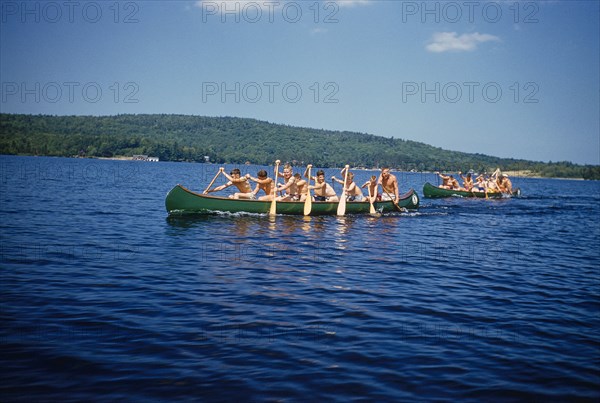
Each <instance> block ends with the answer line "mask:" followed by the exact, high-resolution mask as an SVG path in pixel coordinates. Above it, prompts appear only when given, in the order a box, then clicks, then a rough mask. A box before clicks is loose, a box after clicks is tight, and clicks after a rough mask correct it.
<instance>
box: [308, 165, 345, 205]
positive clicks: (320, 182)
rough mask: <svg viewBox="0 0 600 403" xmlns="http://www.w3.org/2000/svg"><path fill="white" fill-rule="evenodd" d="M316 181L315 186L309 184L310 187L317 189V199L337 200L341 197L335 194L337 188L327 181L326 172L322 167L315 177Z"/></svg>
mask: <svg viewBox="0 0 600 403" xmlns="http://www.w3.org/2000/svg"><path fill="white" fill-rule="evenodd" d="M313 180H314V181H315V185H314V186H312V185H311V186H309V187H308V188H309V189H314V191H315V196H314V197H315V201H328V202H337V201H340V199H339V198H338V197H337V195H336V194H335V190H333V188H332V187H331V185H329V184H328V183H327V182H325V172H324V171H323V170H322V169H319V170H318V171H317V176H315V177H313Z"/></svg>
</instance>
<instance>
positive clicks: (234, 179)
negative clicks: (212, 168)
mask: <svg viewBox="0 0 600 403" xmlns="http://www.w3.org/2000/svg"><path fill="white" fill-rule="evenodd" d="M219 171H221V173H223V175H224V176H225V177H226V178H227V180H228V182H227V183H226V184H224V185H221V186H217V187H216V188H214V189H209V190H208V191H206V192H204V193H205V194H206V193H213V192H219V191H221V190H223V189H226V188H228V187H229V186H232V185H234V186H235V187H237V188H238V190H239V191H240V193H250V192H252V188H251V187H250V184H249V183H248V179H247V178H245V177H241V178H240V175H241V172H240V170H239V169H238V168H235V169H233V170H232V171H231V175H227V173H225V168H223V167H221V168H219ZM229 198H230V199H233V198H234V195H229Z"/></svg>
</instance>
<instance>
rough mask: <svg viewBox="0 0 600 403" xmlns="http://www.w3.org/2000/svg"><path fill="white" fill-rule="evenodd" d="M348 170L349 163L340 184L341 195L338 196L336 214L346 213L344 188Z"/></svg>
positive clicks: (345, 188) (345, 187)
mask: <svg viewBox="0 0 600 403" xmlns="http://www.w3.org/2000/svg"><path fill="white" fill-rule="evenodd" d="M349 170H350V165H346V173H345V174H344V184H343V185H342V197H341V198H340V202H339V203H338V208H337V215H342V216H343V215H345V214H346V190H347V183H346V181H347V180H348V171H349Z"/></svg>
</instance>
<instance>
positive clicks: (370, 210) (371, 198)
mask: <svg viewBox="0 0 600 403" xmlns="http://www.w3.org/2000/svg"><path fill="white" fill-rule="evenodd" d="M374 198H375V196H372V195H371V184H369V204H370V206H369V214H375V213H376V211H375V206H374V205H373V199H374Z"/></svg>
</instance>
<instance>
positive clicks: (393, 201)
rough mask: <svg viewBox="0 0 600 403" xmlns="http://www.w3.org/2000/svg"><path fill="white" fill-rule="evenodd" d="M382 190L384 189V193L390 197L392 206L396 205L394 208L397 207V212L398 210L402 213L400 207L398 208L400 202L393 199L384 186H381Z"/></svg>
mask: <svg viewBox="0 0 600 403" xmlns="http://www.w3.org/2000/svg"><path fill="white" fill-rule="evenodd" d="M381 188H382V189H383V191H384V192H385V194H386V195H388V197H389V198H390V200H391V201H392V204H393V205H394V207H396V210H398V211H399V212H401V213H402V209H401V208H400V206H398V204H397V203H398V200H394V199H393V198H392V196H391V195H390V194H389V193H388V191H387V190H385V188H384V187H383V185H381Z"/></svg>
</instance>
